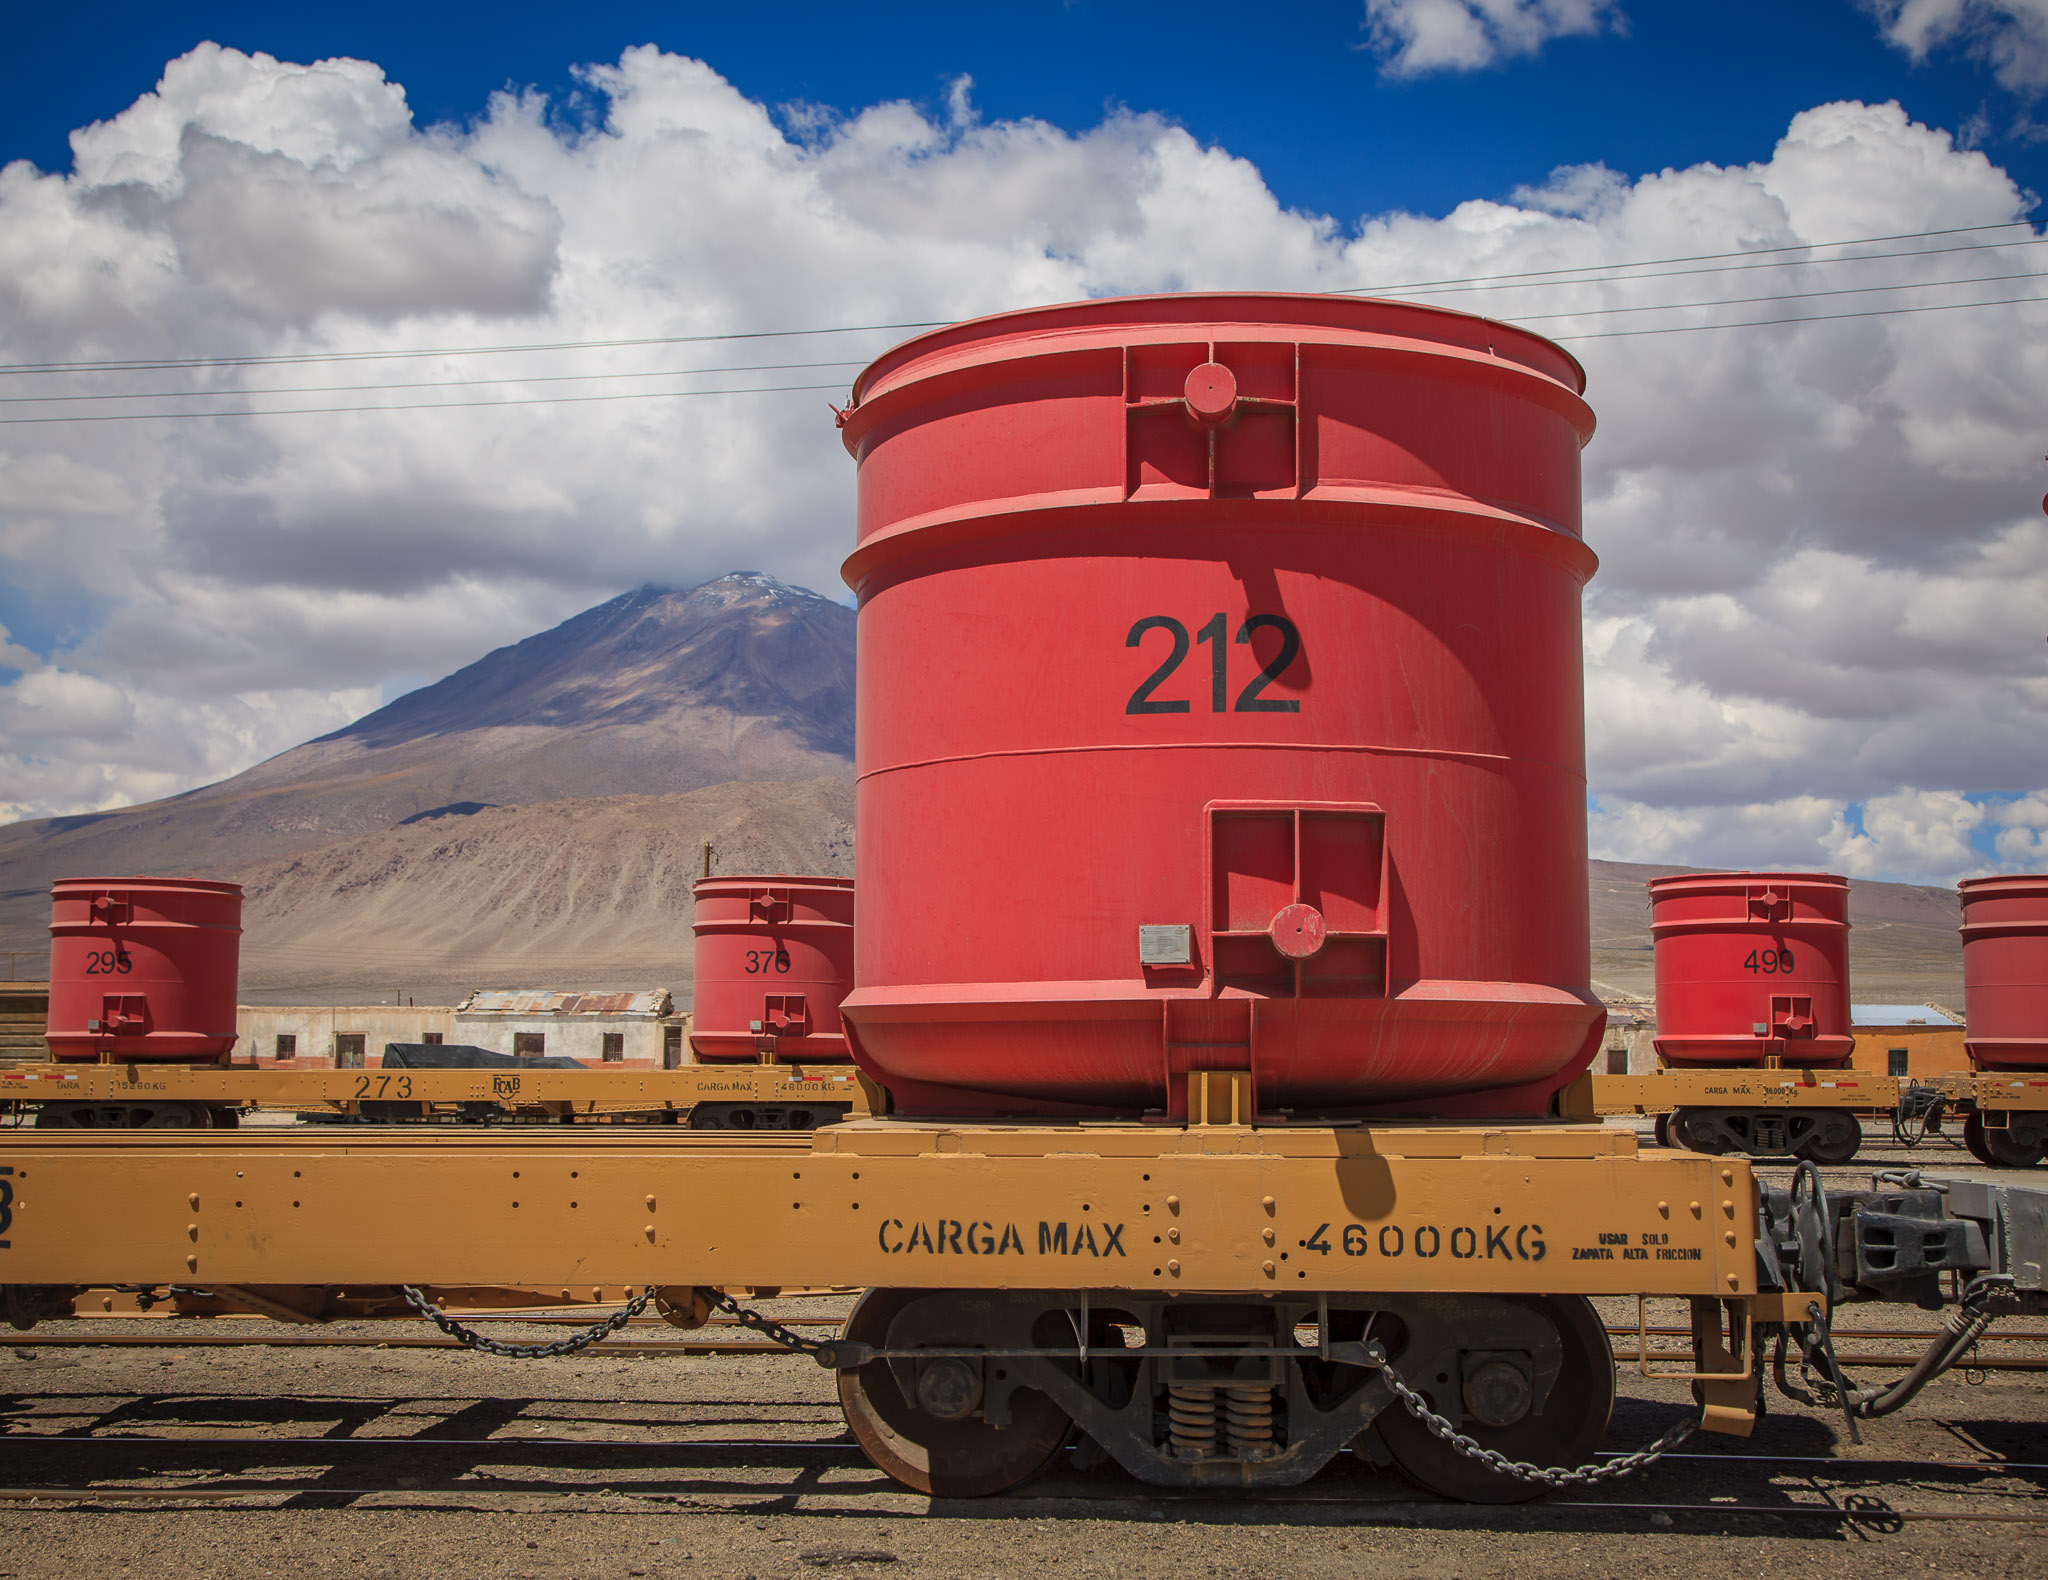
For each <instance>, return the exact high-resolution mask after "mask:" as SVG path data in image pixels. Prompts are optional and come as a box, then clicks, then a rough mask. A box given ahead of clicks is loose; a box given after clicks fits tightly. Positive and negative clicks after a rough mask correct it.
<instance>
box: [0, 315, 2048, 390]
mask: <svg viewBox="0 0 2048 1580" xmlns="http://www.w3.org/2000/svg"><path fill="white" fill-rule="evenodd" d="M2026 302H2048V296H2002V297H1999V298H1998V299H1997V300H1995V301H1990V302H1923V303H1919V304H1917V305H1915V306H1912V307H1869V308H1863V309H1861V310H1859V311H1857V312H1853V313H1797V314H1794V315H1793V316H1791V317H1789V318H1744V319H1739V320H1737V321H1736V322H1735V323H1732V324H1660V325H1658V326H1657V327H1655V328H1653V329H1606V330H1596V331H1594V332H1593V333H1591V334H1584V335H1552V336H1550V337H1549V338H1550V339H1552V340H1556V341H1559V342H1561V343H1563V344H1566V345H1569V344H1571V343H1573V342H1575V341H1580V340H1628V339H1632V338H1634V337H1636V336H1638V335H1693V334H1698V333H1700V332H1701V331H1702V330H1709V329H1762V328H1764V327H1766V326H1768V325H1771V324H1829V323H1836V322H1838V321H1840V320H1841V319H1844V318H1895V317H1899V316H1902V315H1904V314H1907V313H1952V312H1959V311H1963V310H1966V309H1969V308H1973V307H2015V306H2018V305H2020V304H2022V303H2026ZM0 420H4V419H0Z"/></svg>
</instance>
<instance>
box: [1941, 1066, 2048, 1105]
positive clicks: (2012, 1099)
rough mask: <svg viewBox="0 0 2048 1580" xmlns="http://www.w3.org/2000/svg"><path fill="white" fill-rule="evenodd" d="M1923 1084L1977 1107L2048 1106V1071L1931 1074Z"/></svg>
mask: <svg viewBox="0 0 2048 1580" xmlns="http://www.w3.org/2000/svg"><path fill="white" fill-rule="evenodd" d="M1921 1084H1922V1085H1923V1086H1932V1087H1934V1088H1936V1089H1937V1090H1939V1091H1940V1092H1941V1093H1942V1094H1943V1095H1944V1096H1946V1097H1947V1098H1948V1099H1949V1100H1950V1101H1951V1102H1957V1101H1961V1102H1968V1103H1973V1104H1975V1105H1976V1106H1977V1107H1978V1108H2011V1109H2020V1110H2024V1111H2029V1112H2038V1111H2039V1110H2041V1109H2043V1108H2048V1070H2037V1071H2027V1070H2012V1071H2007V1072H1994V1071H1989V1070H1968V1071H1961V1072H1958V1073H1956V1074H1953V1075H1936V1076H1930V1077H1928V1078H1926V1079H1925V1080H1923V1081H1922V1082H1921Z"/></svg>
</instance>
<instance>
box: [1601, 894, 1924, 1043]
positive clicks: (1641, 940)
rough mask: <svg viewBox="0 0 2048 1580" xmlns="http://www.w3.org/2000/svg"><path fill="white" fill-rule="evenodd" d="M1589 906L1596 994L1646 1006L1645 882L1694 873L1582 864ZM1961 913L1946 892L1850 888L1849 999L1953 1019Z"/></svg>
mask: <svg viewBox="0 0 2048 1580" xmlns="http://www.w3.org/2000/svg"><path fill="white" fill-rule="evenodd" d="M1587 869H1588V870H1587V875H1586V888H1587V893H1588V896H1589V897H1590V899H1591V901H1592V922H1593V979H1594V982H1595V984H1596V991H1598V992H1600V993H1602V994H1604V995H1608V996H1616V995H1626V996H1628V997H1631V998H1640V999H1648V998H1650V997H1651V996H1652V994H1653V992H1654V990H1655V986H1656V984H1655V979H1654V976H1653V973H1652V969H1651V959H1650V902H1649V898H1648V896H1647V895H1646V894H1645V893H1644V890H1643V885H1644V883H1645V882H1646V881H1647V880H1649V879H1651V878H1661V877H1665V876H1667V875H1669V874H1671V873H1675V872H1695V871H1698V870H1700V869H1698V868H1694V867H1648V866H1639V865H1636V864H1634V863H1631V862H1621V861H1594V862H1588V863H1587ZM1961 920H1962V909H1961V906H1960V904H1959V902H1958V901H1957V899H1956V892H1955V890H1953V889H1937V888H1927V887H1922V886H1920V885H1918V884H1910V883H1869V882H1866V881H1864V880H1863V879H1860V878H1857V879H1852V880H1851V881H1850V884H1849V982H1850V992H1851V993H1852V994H1853V995H1854V997H1855V999H1856V1001H1857V1002H1858V1003H1861V1004H1928V1003H1932V1004H1939V1005H1942V1006H1944V1007H1945V1008H1948V1009H1952V1010H1954V1011H1956V1012H1958V1014H1960V1011H1961V1009H1962V1002H1963V945H1962V938H1961V936H1960V935H1959V934H1958V933H1957V932H1956V927H1957V925H1958V923H1960V921H1961Z"/></svg>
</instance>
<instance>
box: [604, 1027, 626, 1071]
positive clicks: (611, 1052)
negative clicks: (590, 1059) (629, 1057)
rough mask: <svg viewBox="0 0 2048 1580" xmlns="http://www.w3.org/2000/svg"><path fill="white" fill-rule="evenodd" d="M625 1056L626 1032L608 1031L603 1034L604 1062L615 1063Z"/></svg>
mask: <svg viewBox="0 0 2048 1580" xmlns="http://www.w3.org/2000/svg"><path fill="white" fill-rule="evenodd" d="M625 1057H626V1034H625V1033H624V1032H622V1031H608V1032H606V1033H605V1034H604V1062H605V1063H606V1064H617V1063H618V1062H619V1061H620V1060H621V1059H623V1058H625Z"/></svg>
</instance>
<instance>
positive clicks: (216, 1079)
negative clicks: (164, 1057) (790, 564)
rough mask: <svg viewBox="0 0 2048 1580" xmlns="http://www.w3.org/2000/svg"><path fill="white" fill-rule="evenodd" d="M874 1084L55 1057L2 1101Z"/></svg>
mask: <svg viewBox="0 0 2048 1580" xmlns="http://www.w3.org/2000/svg"><path fill="white" fill-rule="evenodd" d="M871 1092H872V1088H871V1087H870V1086H869V1085H868V1083H867V1082H866V1080H865V1078H864V1077H862V1076H861V1075H860V1074H859V1072H857V1071H855V1070H852V1069H850V1068H847V1067H846V1066H843V1065H834V1066H824V1065H789V1064H767V1065H764V1064H737V1065H709V1064H696V1065H685V1066H683V1067H682V1068H680V1069H675V1070H604V1069H596V1070H504V1069H498V1070H383V1069H376V1070H265V1069H251V1068H248V1067H246V1066H234V1065H227V1066H221V1065H186V1064H58V1063H55V1062H45V1063H42V1064H39V1065H24V1066H19V1067H16V1068H14V1069H8V1070H0V1101H4V1100H7V1099H10V1098H11V1099H14V1100H15V1101H18V1102H27V1103H53V1102H114V1103H118V1102H159V1103H161V1102H192V1103H215V1104H231V1103H232V1104H248V1105H250V1106H253V1107H258V1108H294V1109H319V1108H332V1109H336V1110H342V1111H346V1110H348V1109H351V1108H353V1107H354V1106H355V1105H356V1104H358V1103H363V1102H417V1103H430V1104H445V1105H448V1106H450V1107H453V1106H454V1105H456V1104H458V1103H495V1104H496V1105H498V1106H499V1107H500V1108H504V1109H517V1108H522V1107H543V1106H544V1107H548V1108H551V1109H555V1110H559V1111H565V1112H571V1113H619V1112H642V1111H648V1110H658V1109H664V1108H669V1109H681V1110H686V1109H689V1108H691V1107H693V1106H695V1105H696V1104H698V1103H701V1102H771V1103H788V1102H815V1103H824V1102H831V1103H850V1104H852V1105H853V1106H854V1107H855V1108H857V1109H859V1110H861V1111H864V1112H865V1111H871V1110H872V1108H873V1107H874V1104H873V1103H872V1101H871V1100H870V1093H871Z"/></svg>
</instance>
